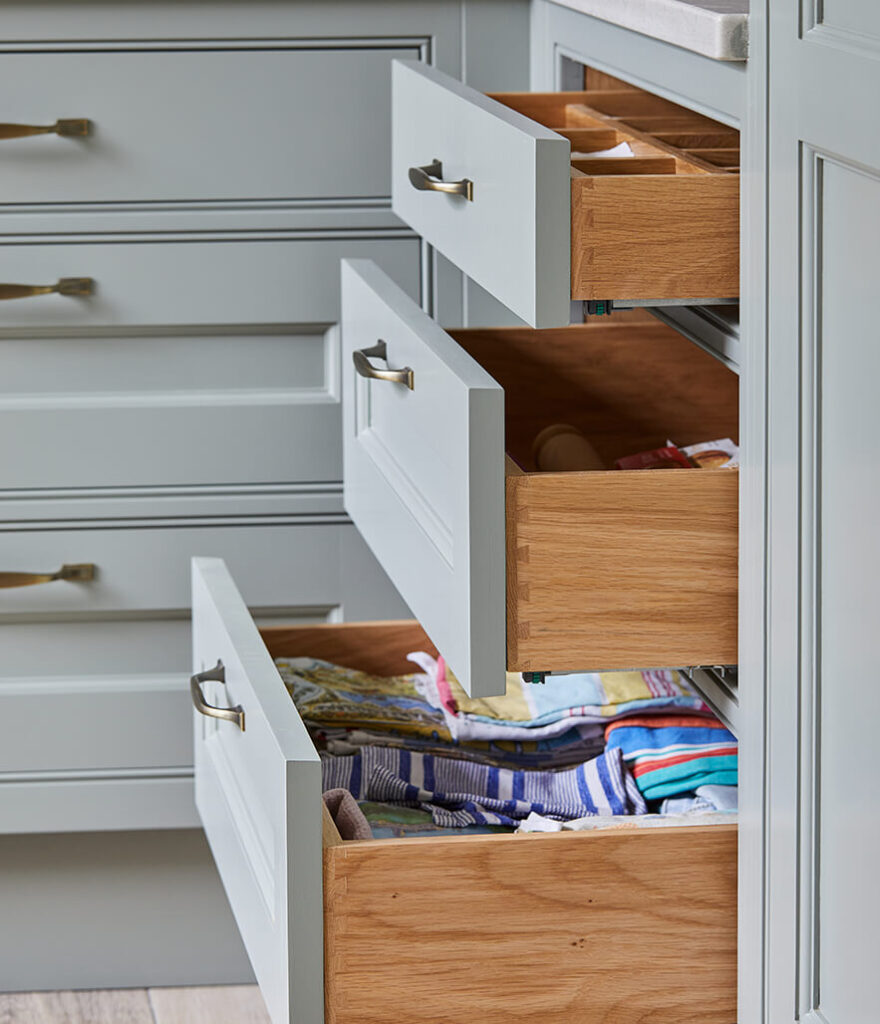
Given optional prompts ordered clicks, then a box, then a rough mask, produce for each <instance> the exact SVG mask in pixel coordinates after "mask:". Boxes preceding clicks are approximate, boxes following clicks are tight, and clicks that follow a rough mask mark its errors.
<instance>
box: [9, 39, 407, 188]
mask: <svg viewBox="0 0 880 1024" xmlns="http://www.w3.org/2000/svg"><path fill="white" fill-rule="evenodd" d="M418 52H419V51H418V47H417V46H415V45H413V46H406V45H403V46H383V45H382V44H375V43H371V42H365V43H364V44H362V45H360V46H358V45H347V46H339V47H334V46H333V45H332V44H330V45H328V46H327V47H326V48H312V47H309V48H306V47H304V48H297V47H296V45H291V46H284V45H283V44H278V45H268V46H261V47H252V48H245V47H236V46H235V45H234V44H227V45H218V46H217V47H216V48H214V49H208V48H199V49H191V50H185V49H165V50H162V49H158V48H157V49H152V50H151V49H144V48H137V49H131V48H129V49H126V50H119V51H113V50H101V51H98V52H88V51H86V50H83V51H79V52H64V53H42V54H40V53H21V54H15V53H7V54H4V56H3V62H2V66H0V92H2V94H3V95H4V96H6V97H7V102H6V104H5V106H4V119H5V120H7V121H11V122H23V123H28V124H37V125H47V124H53V123H54V122H55V120H56V119H58V118H88V119H90V120H91V122H92V124H93V131H92V134H91V135H90V136H88V137H86V138H64V137H59V136H56V135H38V136H33V137H30V138H19V139H11V140H7V141H3V142H0V197H2V200H0V201H2V202H3V203H67V202H79V203H82V202H85V203H108V202H138V201H157V200H167V201H193V200H225V201H235V200H247V199H262V200H284V199H294V198H296V199H330V200H332V199H339V198H346V197H357V198H375V197H382V196H387V195H388V193H389V165H388V159H389V158H388V140H389V135H390V124H389V111H388V89H389V80H390V67H389V65H390V61H391V60H392V59H393V58H395V57H410V58H415V57H417V56H418Z"/></svg>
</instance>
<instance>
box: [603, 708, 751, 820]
mask: <svg viewBox="0 0 880 1024" xmlns="http://www.w3.org/2000/svg"><path fill="white" fill-rule="evenodd" d="M605 739H606V741H607V744H608V745H607V747H606V748H605V753H606V755H607V754H610V753H611V751H612V750H619V751H620V752H621V753H622V755H623V759H624V761H625V762H626V764H627V765H629V767H630V768H631V769H632V773H633V776H634V778H635V781H636V785H637V786H638V788H639V789H640V790H641V792H642V794H643V795H644V796H645V798H646V799H647V800H658V799H660V798H662V797H667V796H675V795H676V794H679V793H690V792H693V791H694V790H695V789H697V787H698V786H707V785H712V786H735V785H736V784H737V778H738V772H737V747H736V737H735V736H734V735H733V733H731V732H729V731H728V730H727V729H725V728H724V726H723V725H722V724H721V722H719V721H718V719H717V718H705V717H698V716H696V715H657V716H655V715H651V716H648V715H642V716H638V717H635V718H624V719H621V720H620V721H618V722H612V723H610V724H609V725H608V726H607V727H606V729H605Z"/></svg>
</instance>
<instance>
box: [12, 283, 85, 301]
mask: <svg viewBox="0 0 880 1024" xmlns="http://www.w3.org/2000/svg"><path fill="white" fill-rule="evenodd" d="M94 291H95V281H94V278H91V277H61V278H59V279H58V280H57V281H56V282H55V284H0V302H2V301H4V300H5V299H31V298H33V297H34V296H35V295H72V296H74V297H83V296H86V295H92V294H93V293H94Z"/></svg>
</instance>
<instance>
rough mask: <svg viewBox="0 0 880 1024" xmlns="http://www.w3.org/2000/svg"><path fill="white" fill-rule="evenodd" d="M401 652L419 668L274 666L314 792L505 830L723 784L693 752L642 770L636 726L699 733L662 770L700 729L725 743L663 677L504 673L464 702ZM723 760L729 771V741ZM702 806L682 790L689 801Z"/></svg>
mask: <svg viewBox="0 0 880 1024" xmlns="http://www.w3.org/2000/svg"><path fill="white" fill-rule="evenodd" d="M411 658H412V660H413V661H414V662H416V663H417V664H418V665H419V666H420V667H421V668H422V672H421V673H414V674H413V675H406V676H395V677H391V678H380V677H376V676H372V675H369V674H367V673H364V672H360V671H358V670H355V669H350V668H344V667H341V666H338V665H332V664H330V663H328V662H324V661H319V660H316V659H311V658H293V659H278V661H277V662H276V664H277V665H278V668H279V671H280V672H281V675H282V678H283V679H284V681H285V683H286V685H287V687H288V690H289V692H290V694H291V696H292V697H293V699H294V701H295V703H296V705H297V708H298V709H299V711H300V714H301V715H302V717H303V720H304V721H305V723H306V725H307V726H308V728H309V730H310V732H311V734H312V736H313V737H314V739H315V741H316V743H317V745H318V746H319V749H320V750H321V757H322V762H323V776H324V789H325V790H327V789H334V788H336V787H341V788H343V789H344V790H346V791H348V792H350V793H352V794H353V795H354V796H355V797H356V798H357V799H358V800H360V801H369V802H373V803H375V802H377V801H379V802H382V803H384V804H386V805H388V806H390V807H392V808H393V807H398V808H400V807H409V808H418V809H420V810H421V811H422V812H423V813H425V814H430V816H431V817H430V820H431V822H432V824H433V825H434V826H435V827H443V828H448V827H462V826H466V825H470V826H471V827H486V826H498V825H504V826H513V825H516V824H517V823H518V822H521V821H522V820H523V819H525V818H526V817H528V816H529V815H530V814H532V815H534V814H537V815H540V816H542V817H543V818H545V819H546V820H548V821H568V820H572V819H580V818H584V817H594V816H608V817H615V816H629V815H643V814H645V813H647V811H648V805H647V802H646V801H647V800H648V799H654V798H659V797H662V796H668V795H670V794H672V793H675V794H682V793H689V794H691V793H692V790H693V789H695V788H696V786H697V785H700V784H711V783H716V784H717V783H722V784H727V783H729V782H730V780H731V775H730V765H729V761H728V763H726V765H725V767H724V769H723V770H722V769H721V768H719V767H718V766H717V765H713V764H711V763H710V761H708V760H705V761H703V762H702V763H701V766H700V768H699V770H695V769H694V767H693V765H692V766H691V769H690V773H689V774H688V772H686V771H685V770H684V769H681V768H679V769H678V775H677V776H674V774H670V771H671V767H672V766H671V765H670V764H668V763H665V762H664V763H663V764H662V765H657V766H655V770H659V769H661V768H662V769H663V771H664V774H663V775H662V777H659V776H654V775H652V769H651V767H650V765H649V762H650V757H649V755H646V753H645V749H644V744H645V742H646V741H645V737H644V735H642V734H639V733H637V732H635V731H634V730H635V729H637V728H642V729H645V728H647V729H648V730H649V736H650V737H653V738H654V739H655V740H656V741H657V742H658V743H662V742H663V741H664V740H666V739H667V738H669V734H668V733H665V732H664V731H663V730H664V728H665V729H669V728H678V729H682V728H684V726H682V725H681V722H687V723H688V726H689V727H690V728H693V729H697V730H703V732H702V733H701V734H700V736H696V735H693V736H691V735H690V734H688V735H687V736H685V737H684V738H685V739H687V740H691V741H692V746H691V748H690V749H689V751H688V757H687V758H683V759H681V760H679V759H676V758H673V759H672V761H673V763H674V765H676V766H677V765H678V764H683V763H685V761H686V760H688V759H689V760H690V761H694V760H696V759H697V755H698V749H697V748H698V746H699V742H700V741H702V740H704V739H705V735H704V734H708V735H710V736H711V738H712V740H713V742H714V741H716V740H719V741H720V740H722V739H723V741H724V745H726V746H728V747H729V743H728V740H727V737H728V736H729V734H726V733H725V735H724V737H722V736H721V731H723V727H721V725H720V723H718V722H717V720H715V719H714V718H713V717H712V715H711V712H710V711H709V709H708V708H707V706H706V705H705V704H704V703H703V701H702V699H701V698H700V697H699V696H698V694H696V692H695V691H694V690H692V689H691V687H690V685H689V684H688V682H687V681H686V680H685V679H684V678H683V677H681V676H680V675H679V673H677V672H675V671H672V670H653V671H645V672H611V673H572V674H568V675H559V676H552V677H550V678H549V681H548V682H547V683H546V684H544V685H540V684H538V685H536V684H530V683H525V682H524V681H523V680H522V677H521V676H519V675H515V674H508V679H507V691H506V693H505V695H504V696H502V697H495V698H483V699H472V698H470V697H468V695H467V694H466V693H465V692H464V691H463V690H462V688H461V687H460V685H459V684H458V682H457V681H456V680H455V678H454V677H453V675H452V674H451V673H450V672H449V671H448V670H447V668H446V666H445V664H444V662H443V660H442V659H434V658H432V657H430V656H429V655H427V654H424V653H422V652H417V653H415V654H413V655H411ZM673 722H675V723H677V724H676V725H675V726H673V725H672V724H671V723H673ZM627 723H631V725H632V727H633V728H632V729H630V730H628V731H627V730H626V729H624V728H622V727H623V726H625V725H626V724H627ZM645 723H647V725H646V724H645ZM612 727H613V728H612ZM678 738H679V739H681V736H679V737H678ZM657 749H659V748H658V747H657V745H656V744H655V745H654V747H652V748H651V751H649V754H650V753H651V752H655V753H656V751H657ZM719 756H723V757H727V758H729V757H730V751H729V749H727V750H725V751H724V752H723V753H721V754H719ZM733 757H734V762H733V766H734V772H735V747H734V751H733ZM713 772H715V773H716V774H713ZM717 772H721V774H717ZM724 772H726V774H724ZM675 779H678V781H675ZM676 787H677V788H676ZM702 806H703V805H702V803H701V802H700V801H699V800H698V799H696V798H695V800H694V803H693V809H694V810H697V809H701V808H702Z"/></svg>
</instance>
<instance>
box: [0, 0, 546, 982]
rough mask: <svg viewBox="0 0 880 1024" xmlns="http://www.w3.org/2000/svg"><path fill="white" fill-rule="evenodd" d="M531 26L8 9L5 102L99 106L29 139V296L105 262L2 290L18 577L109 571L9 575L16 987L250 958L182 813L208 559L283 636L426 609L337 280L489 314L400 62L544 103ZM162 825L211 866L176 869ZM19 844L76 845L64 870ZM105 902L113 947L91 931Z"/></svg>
mask: <svg viewBox="0 0 880 1024" xmlns="http://www.w3.org/2000/svg"><path fill="white" fill-rule="evenodd" d="M502 9H503V12H504V16H503V17H500V18H499V12H501V11H502ZM527 15H528V5H527V2H526V0H517V2H515V3H513V4H511V3H507V2H505V3H502V2H501V0H437V2H430V3H410V2H405V0H377V2H376V3H370V4H364V3H361V2H359V0H332V2H329V3H316V2H309V0H290V2H284V3H279V2H276V0H256V2H248V3H244V2H242V0H217V2H216V3H212V4H210V5H207V6H206V5H205V4H203V3H201V2H198V0H195V2H191V3H190V2H187V0H184V2H173V0H142V2H133V3H128V2H120V3H110V4H108V3H91V2H89V0H83V2H76V3H69V2H66V0H47V2H45V3H40V4H32V3H29V2H16V0H9V2H5V0H4V2H3V3H0V93H2V95H3V96H4V97H5V100H4V106H3V110H2V112H0V115H2V120H3V121H4V122H14V123H23V124H35V125H50V124H52V123H54V121H55V120H56V119H57V118H87V119H88V120H89V121H90V122H91V131H90V134H89V135H87V136H84V137H66V136H58V135H54V134H43V135H34V136H31V137H23V138H14V139H9V140H4V141H3V142H2V143H0V211H2V214H3V216H2V226H0V282H15V283H24V284H33V285H50V284H53V283H54V282H56V281H57V280H58V279H60V278H64V277H74V276H75V277H88V278H91V279H92V286H91V294H89V295H86V296H78V297H74V296H67V295H58V294H46V295H38V296H34V297H31V298H26V299H18V300H15V301H8V302H2V303H0V364H2V368H3V372H2V374H0V572H25V573H27V572H39V573H45V572H52V571H54V570H56V569H58V568H59V567H60V566H61V565H62V564H64V563H71V562H76V563H79V562H89V563H93V564H94V565H95V566H96V570H95V578H94V580H92V581H90V582H82V583H74V582H65V581H56V582H52V583H47V584H45V585H39V586H29V587H16V588H8V589H0V650H2V666H0V712H2V713H0V749H2V755H0V833H6V834H5V835H2V834H0V864H2V866H3V871H2V872H0V904H2V905H3V906H4V932H5V933H6V934H7V935H8V936H15V937H16V938H15V941H14V942H8V943H3V944H2V945H0V989H6V990H9V989H17V988H21V987H25V988H53V987H69V986H78V987H81V986H84V987H89V986H103V985H113V984H120V985H132V984H144V983H152V984H163V983H165V984H179V983H182V982H192V983H199V982H201V983H207V982H212V981H213V982H217V981H237V980H247V979H248V978H250V977H251V974H250V968H249V966H248V964H247V961H246V958H245V956H244V951H243V949H242V946H241V942H240V940H239V939H238V937H237V935H236V934H235V931H234V928H233V926H232V924H231V919H230V917H229V914H228V911H227V909H226V907H225V905H223V906H219V905H218V892H219V887H218V885H217V876H216V872H215V870H214V867H213V865H212V863H211V861H210V858H209V857H208V855H207V849H206V847H205V846H204V844H203V843H201V842H194V841H190V839H188V838H187V837H186V835H185V833H182V832H180V831H179V830H180V829H193V828H195V827H196V826H197V825H198V824H199V821H198V818H197V816H196V813H195V807H194V804H193V749H192V734H191V729H190V724H189V723H190V697H189V691H188V689H187V676H188V671H187V670H188V666H189V664H190V660H191V654H190V629H189V620H190V592H189V563H190V559H191V558H192V557H193V556H198V555H206V556H220V557H222V558H223V559H224V560H225V561H226V563H227V564H228V565H229V566H230V568H231V569H232V570H233V571H234V572H235V576H236V580H237V582H238V585H239V587H240V588H241V592H242V594H243V596H244V599H245V600H246V602H247V604H248V606H249V608H250V609H251V611H252V613H253V614H254V617H255V618H256V621H257V622H258V623H260V624H270V623H279V622H296V621H322V620H329V621H339V620H342V619H371V618H372V619H375V618H382V617H401V616H405V615H408V609H407V608H406V606H405V604H404V603H403V602H402V600H401V599H400V597H399V595H398V594H397V592H396V590H395V589H394V588H393V586H392V585H391V584H390V582H389V580H388V578H387V576H386V575H385V573H384V572H383V571H382V569H381V568H380V566H379V565H378V563H377V561H376V560H375V558H374V557H373V555H372V554H371V553H370V551H369V549H368V548H367V546H366V544H365V543H364V542H363V540H362V539H361V538H360V537H359V536H358V534H357V532H356V531H355V529H354V527H353V526H352V525H351V523H350V521H349V520H348V518H347V517H346V516H345V514H344V511H343V508H342V495H341V491H342V486H341V481H342V444H341V414H340V390H341V376H340V364H339V344H340V342H339V332H338V328H337V324H338V320H339V304H340V296H339V272H338V268H339V263H340V260H341V259H343V258H346V257H349V258H352V257H353V258H369V259H372V260H374V261H376V262H377V263H378V264H379V265H381V266H382V267H383V269H384V270H385V271H386V272H387V273H389V275H390V276H391V277H392V278H393V279H394V280H395V281H396V282H397V283H398V284H399V285H400V286H401V287H403V288H404V290H405V291H406V292H407V293H408V295H410V296H411V297H412V298H413V299H414V300H416V301H417V302H419V303H421V304H422V305H423V306H424V307H425V308H428V309H433V310H442V311H443V316H444V319H445V320H446V321H447V322H451V323H455V322H461V320H462V319H463V318H464V317H465V316H466V315H467V305H468V298H469V294H468V291H467V288H466V284H465V282H464V281H463V278H462V276H461V275H460V273H459V272H458V271H457V270H455V268H453V267H452V266H451V265H449V264H447V263H445V261H442V260H440V259H439V258H436V257H435V255H434V253H433V252H432V251H431V250H430V249H429V248H428V247H427V246H425V245H424V244H423V243H422V242H421V240H420V239H419V238H418V237H417V236H416V235H415V233H414V232H413V231H412V230H410V229H409V228H408V227H407V226H405V225H403V224H402V223H401V221H399V220H398V219H397V218H396V217H395V216H394V215H393V213H392V212H391V209H390V195H391V187H390V161H391V154H390V119H391V111H390V83H391V60H392V59H393V58H404V59H411V60H417V61H418V60H421V61H425V62H428V63H431V64H432V65H435V66H437V67H439V68H441V69H443V70H444V71H446V72H448V73H450V74H452V75H455V76H456V77H463V78H465V79H467V80H470V81H472V82H473V83H474V85H475V86H476V87H478V88H487V89H489V88H496V89H511V88H513V89H515V88H523V87H525V85H526V84H527V76H528V20H527ZM486 307H487V308H488V309H491V308H493V307H492V304H491V302H490V301H489V300H486ZM490 315H491V314H490ZM132 830H151V831H143V832H142V843H143V848H144V850H146V851H149V854H148V855H149V857H150V858H151V859H153V860H154V861H155V862H157V863H164V862H167V863H168V864H174V863H179V864H180V870H178V871H175V870H171V869H170V868H169V870H165V871H159V872H157V873H156V875H155V880H154V881H152V882H151V880H150V875H149V872H148V871H146V870H145V864H144V859H143V858H139V857H133V856H132V855H131V849H130V848H131V847H132V846H133V845H136V844H137V841H138V840H137V836H136V835H133V834H132ZM156 830H164V831H156ZM74 831H81V832H83V833H84V834H83V835H82V836H76V837H75V836H72V835H71V833H72V832H74ZM13 833H44V834H46V833H51V834H53V835H52V836H51V839H44V841H45V843H46V844H47V846H46V849H47V850H56V849H57V851H58V853H57V856H56V857H55V858H54V859H53V857H52V856H51V855H50V854H49V853H46V854H44V855H43V856H41V857H39V858H35V857H34V856H33V851H32V849H31V848H30V847H28V844H27V842H26V840H27V838H28V837H27V836H16V835H13ZM62 833H67V835H62ZM85 833H90V834H85ZM190 838H191V837H190ZM90 849H91V857H92V859H93V861H94V863H95V864H101V865H102V870H104V871H105V873H106V874H107V877H108V885H107V888H106V891H105V892H103V893H102V892H101V890H100V888H99V887H96V886H95V885H94V884H93V883H94V880H93V879H92V878H91V876H89V877H88V878H87V877H86V874H87V872H84V869H83V863H84V862H86V861H88V859H89V852H88V851H89V850H90ZM123 851H126V852H123ZM114 857H115V858H116V859H115V860H114ZM124 857H127V858H128V859H129V860H130V868H129V867H128V866H127V865H126V863H125V861H124V860H123V859H120V858H124ZM196 875H198V876H199V877H198V879H196V878H195V876H196ZM50 880H51V881H50ZM126 880H128V883H129V884H130V893H131V896H130V898H126V899H124V900H123V902H122V903H121V904H119V901H120V899H121V896H120V891H121V890H124V889H125V885H126ZM22 885H26V886H27V888H28V890H29V891H30V892H31V893H32V894H33V895H32V898H31V900H30V901H29V902H28V901H24V900H21V899H20V898H19V897H18V890H19V888H20V887H21V886H22ZM159 885H161V886H162V891H161V893H158V892H152V891H151V886H153V887H155V886H159ZM81 892H88V894H89V895H88V899H89V901H90V919H91V920H93V921H94V927H93V928H92V929H91V931H90V933H89V936H88V942H78V941H71V932H70V930H69V929H68V927H67V924H68V923H69V922H70V921H73V920H74V919H75V918H76V917H77V916H78V915H79V913H80V911H79V909H78V908H80V906H81V903H80V900H81V898H82V897H81V895H80V894H81ZM116 904H119V905H120V906H124V907H125V908H126V911H125V912H126V914H127V916H128V920H129V922H133V923H132V924H131V925H130V927H131V929H132V932H133V933H135V932H136V933H137V934H136V936H135V937H134V938H133V940H132V942H131V943H130V944H126V943H123V942H121V941H120V936H119V931H118V928H116V926H115V925H114V923H113V921H114V914H115V911H114V906H115V905H116ZM139 904H141V905H143V906H144V910H143V913H138V912H137V909H136V908H137V907H138V905H139ZM47 920H48V921H54V922H55V923H56V925H57V928H56V929H55V930H54V931H53V935H54V934H57V937H58V938H57V942H56V941H55V939H54V938H50V939H49V940H48V944H47V938H46V935H45V934H41V933H40V930H39V929H37V928H35V927H33V922H34V921H47ZM151 945H153V946H156V947H161V954H157V956H156V957H155V958H153V957H151V956H148V955H145V953H144V950H148V949H149V948H150V946H151ZM129 948H130V950H131V952H130V954H127V953H126V949H129Z"/></svg>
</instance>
